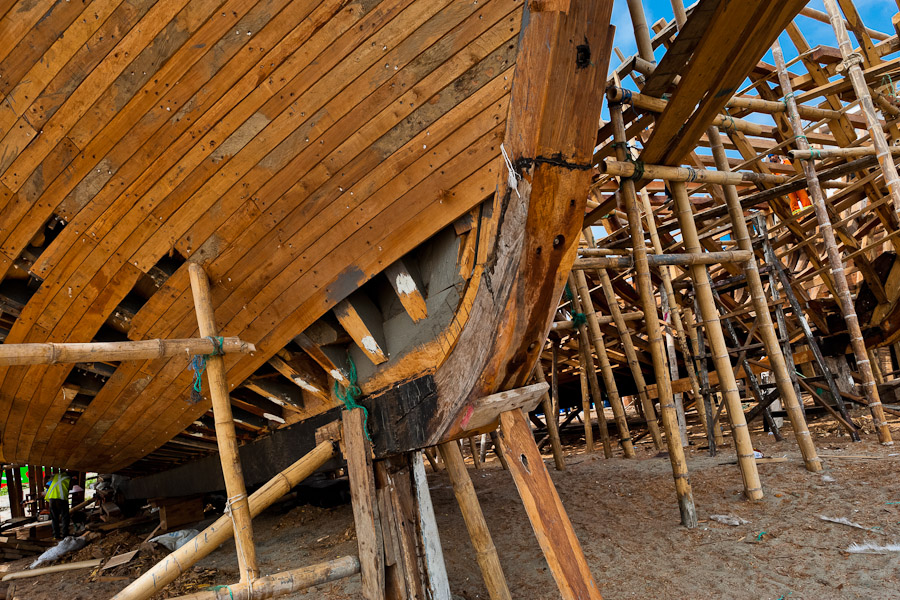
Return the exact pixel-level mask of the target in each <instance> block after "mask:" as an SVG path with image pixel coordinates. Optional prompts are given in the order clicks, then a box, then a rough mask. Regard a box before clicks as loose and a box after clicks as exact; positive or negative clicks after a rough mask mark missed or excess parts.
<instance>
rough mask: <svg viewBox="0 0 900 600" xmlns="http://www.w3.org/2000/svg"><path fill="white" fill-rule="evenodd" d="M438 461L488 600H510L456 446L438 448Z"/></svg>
mask: <svg viewBox="0 0 900 600" xmlns="http://www.w3.org/2000/svg"><path fill="white" fill-rule="evenodd" d="M438 450H440V452H441V458H443V459H444V464H445V465H447V473H448V474H449V475H450V483H451V484H452V485H453V494H454V495H455V496H456V501H457V503H459V510H460V512H461V513H462V516H463V521H464V522H465V524H466V529H468V531H469V538H470V539H471V540H472V547H473V548H475V559H476V560H477V561H478V566H479V567H480V568H481V576H482V577H483V578H484V585H485V587H486V588H487V590H488V595H489V596H490V597H491V600H510V599H511V598H512V596H511V595H510V593H509V587H508V586H507V585H506V577H505V576H504V575H503V568H502V567H501V566H500V557H499V556H498V555H497V549H496V548H495V547H494V541H493V539H492V538H491V532H490V531H489V530H488V526H487V521H485V518H484V513H482V511H481V505H480V504H479V503H478V496H477V495H476V494H475V487H474V486H473V485H472V480H471V479H470V478H469V472H468V471H467V470H466V465H465V463H464V462H463V458H462V454H461V453H460V451H459V446H457V444H456V442H447V443H445V444H441V445H440V446H438Z"/></svg>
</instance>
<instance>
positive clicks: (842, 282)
mask: <svg viewBox="0 0 900 600" xmlns="http://www.w3.org/2000/svg"><path fill="white" fill-rule="evenodd" d="M825 8H826V9H828V12H829V14H830V15H831V17H832V24H833V25H834V27H835V31H836V32H837V30H838V28H839V27H840V28H841V29H843V26H844V25H843V21H840V18H839V16H837V17H836V14H837V7H836V6H835V5H834V2H833V0H826V2H825ZM838 21H840V23H838ZM844 35H846V31H844ZM838 38H839V39H840V35H838ZM772 54H773V56H774V58H775V66H776V68H777V69H778V81H779V83H780V84H781V88H782V90H783V91H784V93H785V94H786V97H785V98H786V102H787V106H788V115H789V117H790V121H791V126H792V127H793V130H794V134H795V136H797V138H796V140H797V141H796V143H797V145H798V147H799V148H800V149H801V150H808V149H809V142H807V140H806V138H805V137H803V136H802V135H800V134H799V133H798V132H799V131H800V130H801V129H802V125H801V123H800V116H799V114H798V113H797V101H796V99H795V98H794V96H793V94H792V88H791V81H790V76H789V75H788V73H787V68H786V67H785V65H784V56H783V54H782V52H781V46H780V45H779V44H778V42H777V41H776V42H775V44H773V45H772ZM845 62H846V58H845ZM856 67H857V68H859V66H858V64H857V65H856ZM851 69H852V66H851ZM861 76H862V75H861V73H860V77H861ZM851 79H852V74H851ZM866 94H867V95H868V91H867V92H866ZM869 103H870V104H871V98H870V99H869ZM880 127H881V126H880V125H879V126H878V129H879V132H880ZM887 162H888V163H890V166H891V168H892V169H893V165H894V163H893V159H892V158H891V157H890V154H889V153H887ZM801 164H802V166H803V172H804V174H805V175H806V179H807V181H808V183H809V195H810V198H811V199H812V202H813V207H814V208H815V211H816V220H817V221H818V223H819V231H820V233H821V234H822V238H823V240H824V243H825V250H826V252H827V254H828V262H829V264H830V266H831V275H832V278H833V279H834V285H835V287H836V288H837V292H838V293H837V295H838V303H839V305H840V307H841V312H842V313H843V315H844V321H845V322H846V323H847V331H848V333H849V334H850V345H851V347H852V348H853V354H854V355H855V357H856V364H857V367H858V369H859V373H860V376H861V379H862V387H863V391H864V394H865V397H866V402H867V403H868V405H869V412H871V413H872V420H873V421H874V425H875V429H876V431H877V432H878V441H880V442H881V443H882V444H884V445H892V444H893V443H894V442H893V440H892V438H891V430H890V427H888V424H887V422H886V421H885V420H884V409H883V408H882V406H881V398H880V397H879V395H878V387H877V386H876V384H875V376H874V374H873V373H872V365H871V364H870V363H869V356H868V354H867V353H866V343H865V340H864V339H863V337H862V329H861V327H860V325H859V318H858V317H857V315H856V308H855V306H854V304H853V299H852V297H851V296H850V287H849V285H848V283H847V277H846V275H845V273H844V262H843V259H842V258H841V254H840V250H839V249H838V246H837V241H836V240H835V237H834V229H833V228H832V225H831V217H830V216H829V215H828V208H827V206H826V205H825V196H824V194H823V193H822V187H821V185H820V183H819V179H818V177H817V176H816V167H815V164H814V163H813V162H812V161H810V160H804V161H801ZM882 168H884V165H882ZM884 175H885V182H888V181H889V179H888V178H889V175H888V172H887V170H885V173H884ZM893 176H894V177H895V178H896V176H897V175H896V170H894V175H893ZM896 193H897V195H896V197H894V193H892V194H891V196H892V198H894V199H895V208H896V210H897V211H898V213H900V186H898V187H897V189H896Z"/></svg>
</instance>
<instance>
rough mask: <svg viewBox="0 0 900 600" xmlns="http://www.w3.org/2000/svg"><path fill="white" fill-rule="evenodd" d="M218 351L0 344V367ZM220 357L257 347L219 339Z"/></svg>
mask: <svg viewBox="0 0 900 600" xmlns="http://www.w3.org/2000/svg"><path fill="white" fill-rule="evenodd" d="M218 350H219V344H218V342H217V341H216V340H213V339H207V338H191V339H184V340H140V341H136V342H92V343H85V344H55V343H48V344H2V345H0V366H4V367H5V366H12V365H56V364H62V363H79V362H108V361H123V360H152V359H155V358H166V357H170V356H177V355H179V354H183V355H184V356H185V357H186V358H188V359H190V357H191V356H193V355H195V354H213V353H215V352H217V351H218ZM221 351H222V353H223V354H230V353H235V352H238V353H241V354H250V353H252V352H256V347H255V346H254V345H253V344H250V343H248V342H244V341H241V339H240V338H236V337H225V338H222V344H221Z"/></svg>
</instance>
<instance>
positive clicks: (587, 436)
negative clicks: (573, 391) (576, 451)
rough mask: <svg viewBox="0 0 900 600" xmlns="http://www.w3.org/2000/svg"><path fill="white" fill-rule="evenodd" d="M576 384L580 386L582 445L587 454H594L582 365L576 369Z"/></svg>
mask: <svg viewBox="0 0 900 600" xmlns="http://www.w3.org/2000/svg"><path fill="white" fill-rule="evenodd" d="M578 382H579V383H580V384H581V412H582V413H583V414H584V445H585V448H586V449H587V451H588V452H589V453H593V452H594V426H593V424H592V422H591V392H590V390H589V389H588V380H587V373H586V372H585V370H584V365H582V366H581V368H580V369H578Z"/></svg>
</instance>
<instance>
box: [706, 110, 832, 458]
mask: <svg viewBox="0 0 900 600" xmlns="http://www.w3.org/2000/svg"><path fill="white" fill-rule="evenodd" d="M707 137H708V138H709V139H710V140H713V142H712V145H711V146H712V153H713V157H714V158H715V161H716V168H718V169H719V170H720V171H728V158H727V157H726V155H725V148H724V146H722V142H721V138H720V137H719V130H718V129H716V128H715V127H710V128H709V129H708V130H707ZM722 191H723V193H724V194H725V201H726V203H727V205H728V214H729V216H730V217H731V227H732V231H733V236H734V239H735V240H736V241H737V243H738V247H740V248H741V249H742V250H746V251H748V252H750V253H751V254H752V252H753V242H752V241H751V240H750V231H749V229H748V228H747V222H746V221H745V220H744V209H743V208H741V202H740V198H738V194H737V190H736V189H735V187H734V186H733V185H724V186H722ZM743 267H744V276H745V277H746V281H747V288H748V289H749V291H750V298H751V300H752V302H753V308H754V310H755V312H756V319H757V323H758V324H759V326H758V328H757V329H758V330H759V332H760V335H761V337H762V341H763V344H764V345H765V348H766V354H768V356H769V363H770V364H771V365H772V372H773V373H774V374H775V384H776V386H777V389H778V395H779V396H780V397H781V401H782V403H783V405H784V407H785V410H786V411H787V413H788V417H789V418H790V421H791V428H792V429H793V431H794V437H795V438H796V440H797V445H798V446H800V454H801V455H802V456H803V463H804V464H805V465H806V469H807V470H808V471H811V472H813V473H815V472H818V471H821V470H822V462H821V461H820V460H819V458H818V456H817V455H816V447H815V444H814V443H813V441H812V437H810V435H809V428H808V427H807V424H806V419H805V418H804V416H803V411H802V410H801V409H800V402H799V401H798V399H797V398H798V396H797V395H796V394H795V392H794V382H793V381H792V380H791V375H790V372H789V371H788V368H787V363H786V362H785V358H784V354H783V353H782V350H781V345H780V343H779V341H778V336H777V335H776V334H775V326H774V324H773V323H772V315H771V313H770V311H769V306H768V301H767V300H766V295H765V291H764V290H763V284H762V278H761V277H760V276H759V268H758V266H757V264H756V259H755V257H754V258H753V260H748V261H747V262H745V263H744V265H743ZM748 372H749V371H748Z"/></svg>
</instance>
